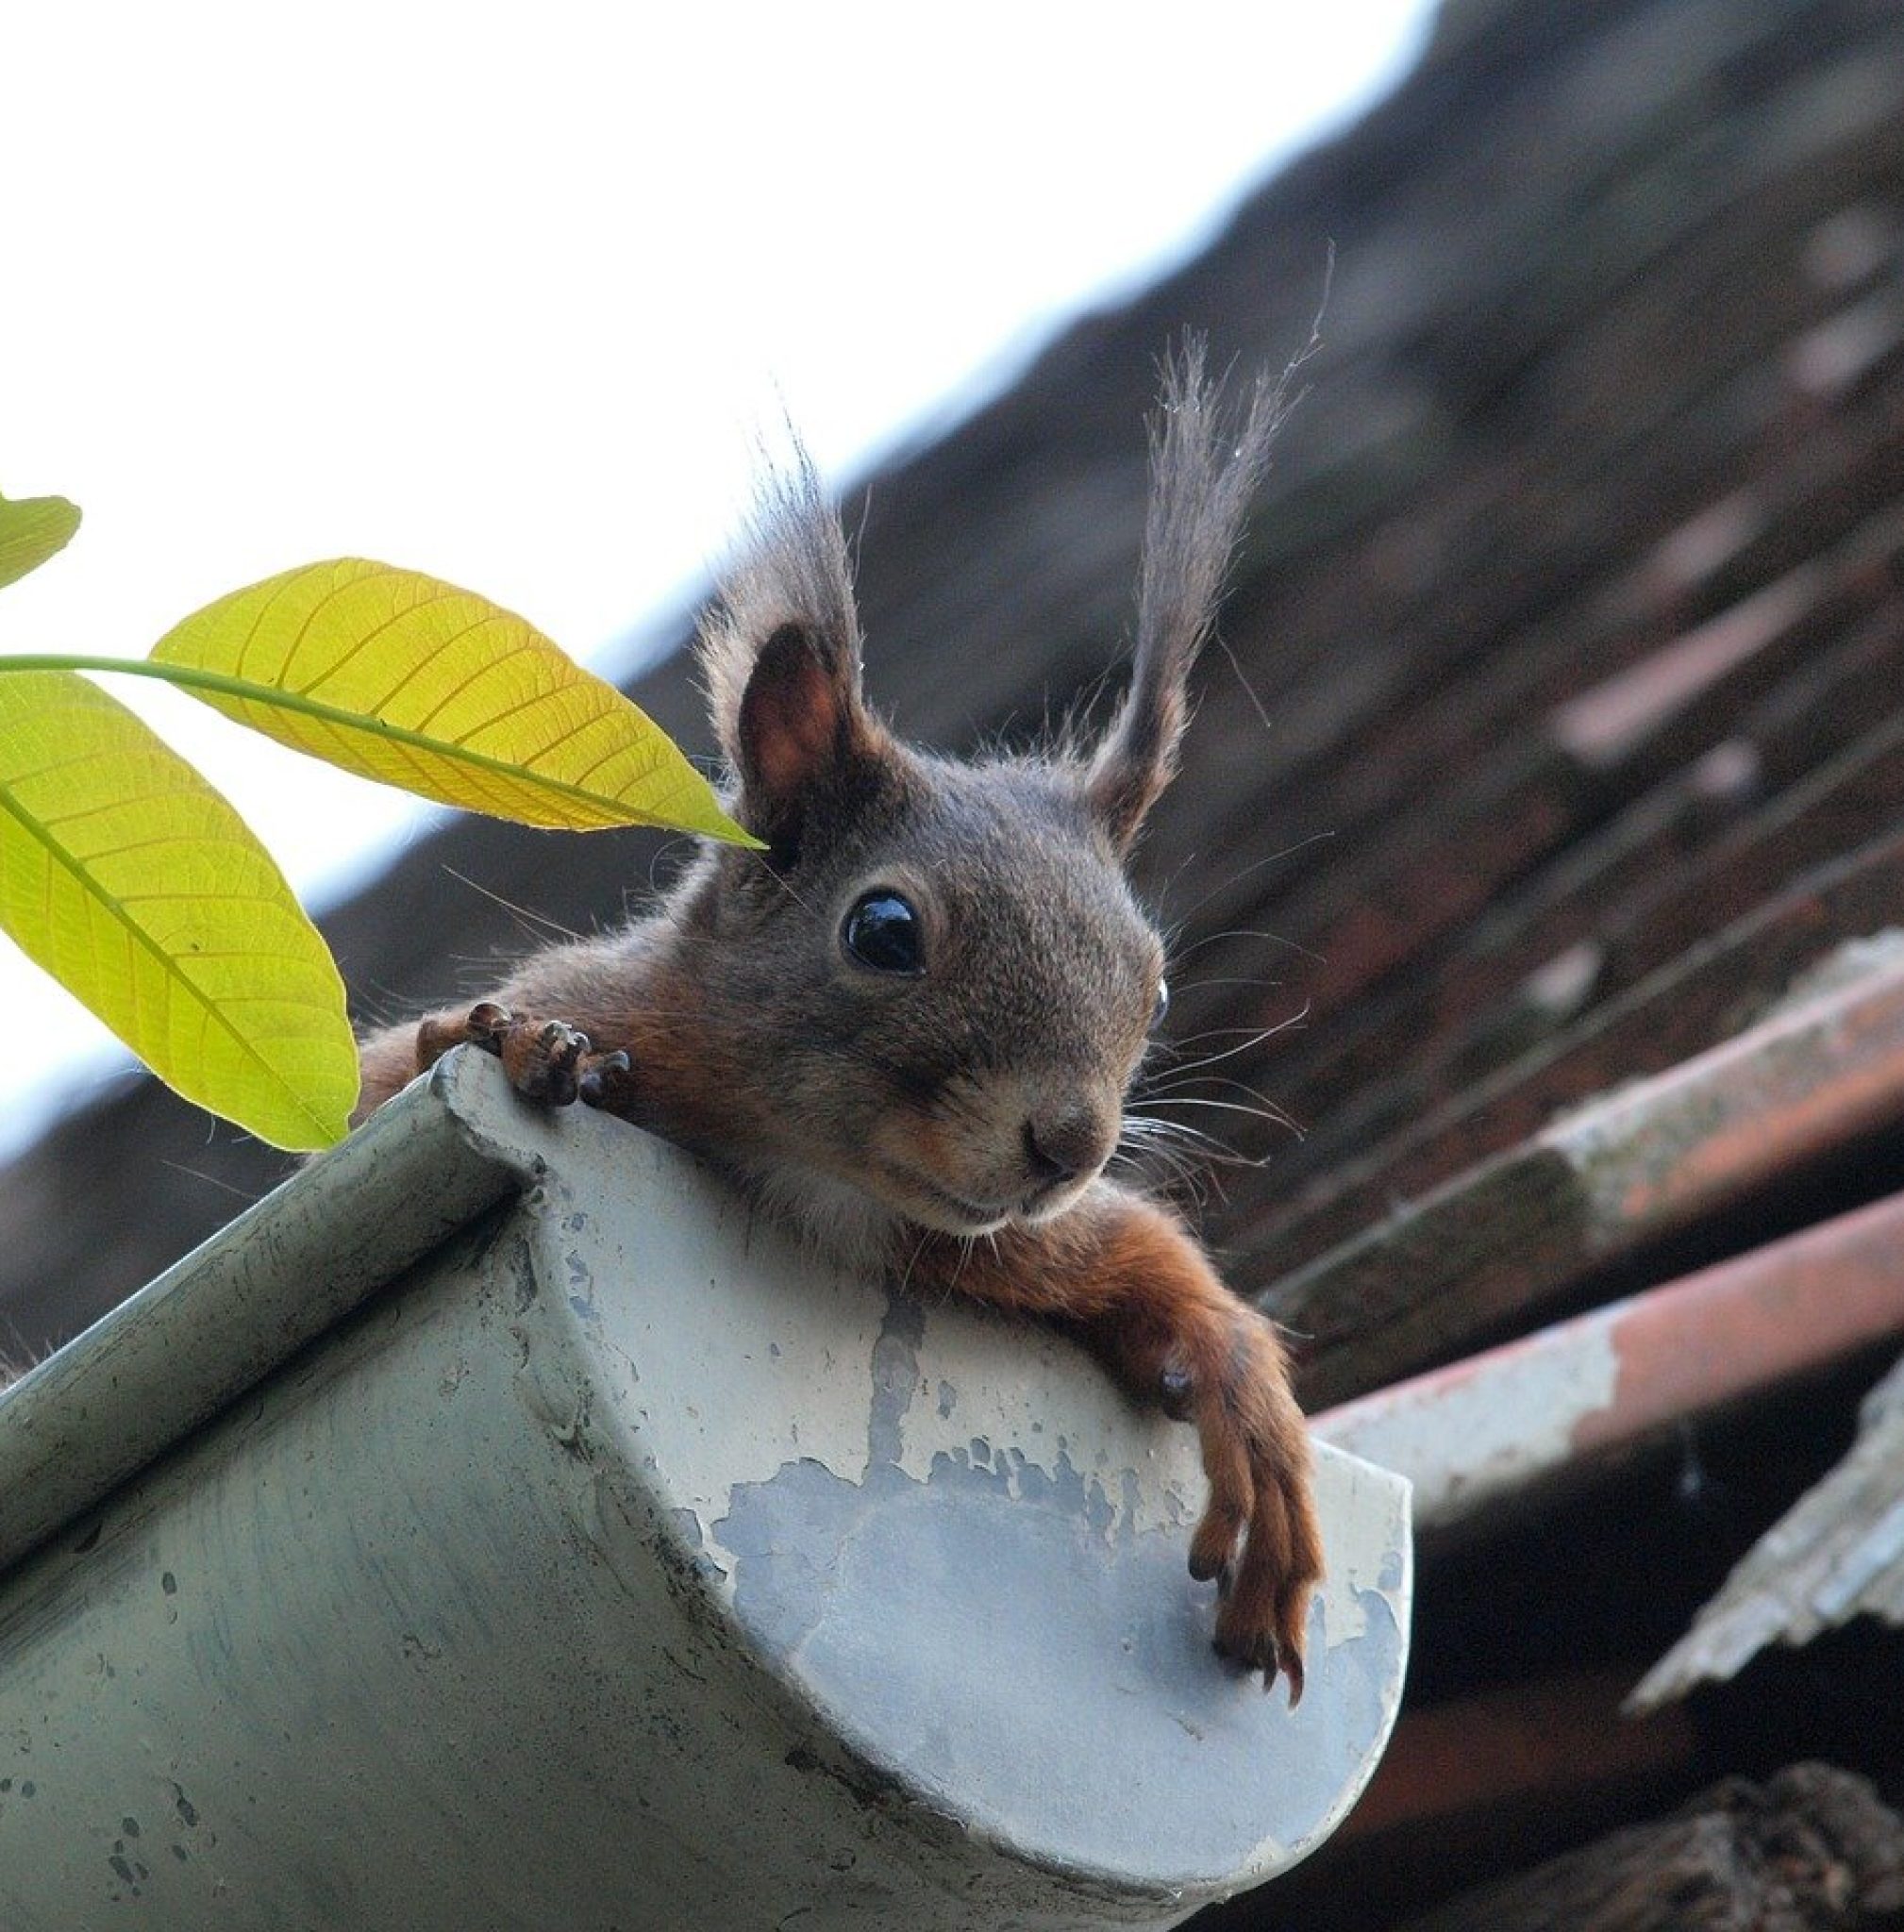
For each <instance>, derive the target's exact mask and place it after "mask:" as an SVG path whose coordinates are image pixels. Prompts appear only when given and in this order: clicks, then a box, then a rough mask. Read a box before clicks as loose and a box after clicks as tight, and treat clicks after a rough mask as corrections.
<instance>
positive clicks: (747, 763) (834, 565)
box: [701, 441, 887, 846]
mask: <svg viewBox="0 0 1904 1932" xmlns="http://www.w3.org/2000/svg"><path fill="white" fill-rule="evenodd" d="M793 455H794V462H793V467H792V469H790V470H774V471H769V472H768V473H767V475H765V476H764V477H763V479H762V481H761V484H760V494H759V497H758V499H757V501H756V504H755V509H754V515H753V519H752V523H751V525H750V527H749V529H748V530H747V532H746V537H745V541H743V545H742V548H741V551H740V554H739V557H738V558H737V560H736V561H735V563H734V564H733V566H732V567H731V568H730V569H729V570H728V571H727V573H726V574H725V575H724V578H723V582H722V586H721V594H720V597H719V599H718V600H717V602H716V603H715V605H714V607H713V608H712V609H710V611H709V613H708V615H707V616H706V617H705V618H704V619H703V621H702V625H701V663H702V668H703V670H704V672H705V674H706V675H707V680H708V691H709V697H710V705H711V708H712V713H713V721H714V729H715V732H716V733H717V734H718V736H719V738H720V741H721V749H722V750H723V751H724V752H725V753H726V754H727V760H728V762H729V763H730V764H731V765H733V767H734V768H735V770H736V771H737V772H738V773H739V774H740V776H741V799H740V806H739V813H740V818H741V821H742V823H743V824H745V825H746V827H747V828H748V830H749V831H752V832H754V833H756V834H758V835H759V836H760V837H761V838H763V839H766V840H767V841H769V842H770V843H772V844H775V845H781V846H786V845H791V844H792V843H793V842H794V841H796V839H797V836H798V828H799V823H800V819H801V817H802V814H803V809H804V805H805V802H806V800H807V797H808V795H809V794H810V791H811V788H812V787H813V786H814V784H815V783H816V782H818V781H820V780H822V779H824V778H826V777H827V776H828V775H829V774H834V773H836V772H838V771H840V770H842V769H843V767H844V766H845V765H846V764H847V763H848V762H850V761H852V760H854V759H856V758H868V757H873V758H877V756H878V754H879V751H880V749H881V747H882V746H883V745H885V744H886V743H887V740H886V737H885V734H884V732H883V730H882V728H881V727H880V726H879V724H877V721H876V720H874V718H873V717H872V716H871V715H870V713H868V711H867V710H866V708H865V705H864V703H863V702H862V700H861V698H860V619H859V614H858V612H857V611H856V610H855V608H854V604H853V581H852V570H851V566H850V564H849V562H848V560H847V556H846V539H845V534H844V532H843V531H842V529H841V528H840V520H839V518H838V517H837V516H835V515H834V513H833V509H832V507H831V505H830V504H828V502H827V498H826V494H825V491H823V489H822V487H821V483H820V477H819V473H818V472H817V471H816V470H815V469H814V467H813V463H812V459H811V458H810V457H809V456H808V455H807V452H806V450H805V449H804V448H803V447H801V445H800V444H799V443H798V441H795V442H794V444H793Z"/></svg>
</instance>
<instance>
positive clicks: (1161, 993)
mask: <svg viewBox="0 0 1904 1932" xmlns="http://www.w3.org/2000/svg"><path fill="white" fill-rule="evenodd" d="M1169 1010H1170V982H1169V980H1167V979H1160V980H1159V981H1158V982H1157V1004H1156V1005H1155V1006H1154V1007H1152V1008H1151V1009H1150V1024H1151V1025H1152V1026H1161V1025H1162V1024H1163V1016H1164V1014H1166V1013H1167V1012H1169Z"/></svg>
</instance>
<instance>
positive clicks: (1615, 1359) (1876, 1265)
mask: <svg viewBox="0 0 1904 1932" xmlns="http://www.w3.org/2000/svg"><path fill="white" fill-rule="evenodd" d="M1896 1334H1904V1194H1894V1195H1892V1196H1890V1197H1889V1198H1888V1199H1886V1200H1883V1201H1879V1202H1878V1203H1876V1204H1875V1205H1873V1206H1871V1207H1868V1208H1860V1209H1858V1210H1856V1211H1855V1212H1853V1213H1850V1214H1846V1215H1842V1216H1840V1217H1839V1218H1838V1219H1836V1220H1833V1221H1829V1222H1825V1223H1822V1224H1819V1225H1817V1226H1815V1227H1810V1228H1807V1229H1805V1230H1804V1231H1803V1232H1801V1233H1799V1234H1796V1235H1793V1236H1790V1237H1788V1238H1787V1239H1785V1240H1783V1241H1774V1242H1771V1243H1769V1244H1767V1245H1766V1246H1765V1247H1762V1248H1757V1249H1754V1250H1752V1251H1751V1252H1750V1253H1748V1254H1745V1255H1742V1256H1739V1257H1735V1258H1734V1259H1731V1260H1729V1261H1722V1262H1719V1263H1717V1264H1716V1265H1714V1266H1713V1267H1711V1268H1705V1269H1701V1270H1700V1271H1699V1272H1698V1273H1697V1274H1690V1275H1687V1276H1686V1277H1684V1279H1682V1280H1679V1281H1675V1282H1672V1283H1669V1284H1668V1285H1667V1286H1665V1287H1663V1288H1657V1289H1651V1290H1648V1291H1646V1292H1645V1293H1644V1294H1639V1295H1634V1296H1631V1297H1629V1298H1628V1299H1627V1300H1624V1301H1619V1302H1614V1303H1612V1304H1610V1305H1609V1306H1608V1307H1603V1308H1596V1309H1595V1310H1594V1311H1593V1313H1591V1314H1588V1315H1581V1316H1578V1317H1576V1318H1575V1319H1574V1320H1572V1321H1568V1322H1562V1323H1558V1324H1555V1325H1554V1326H1553V1327H1550V1328H1545V1329H1543V1330H1542V1331H1540V1332H1539V1333H1538V1334H1535V1335H1530V1336H1527V1337H1525V1338H1523V1339H1522V1340H1519V1341H1512V1342H1508V1343H1506V1344H1505V1345H1504V1346H1502V1347H1499V1348H1495V1349H1490V1350H1488V1351H1487V1352H1486V1353H1484V1354H1482V1355H1478V1356H1474V1357H1470V1358H1469V1359H1468V1360H1465V1361H1461V1362H1455V1363H1452V1364H1451V1365H1449V1366H1448V1367H1446V1368H1443V1369H1435V1370H1431V1371H1429V1372H1428V1374H1423V1375H1417V1376H1415V1377H1414V1378H1413V1379H1411V1380H1410V1381H1406V1382H1400V1383H1396V1384H1395V1385H1394V1386H1392V1387H1390V1388H1387V1389H1382V1390H1378V1391H1376V1392H1375V1393H1374V1394H1371V1395H1364V1396H1362V1397H1361V1398H1360V1399H1359V1400H1357V1401H1354V1402H1349V1403H1344V1405H1342V1406H1341V1407H1337V1408H1333V1409H1329V1410H1328V1411H1326V1412H1325V1413H1324V1414H1322V1415H1320V1416H1318V1417H1317V1418H1316V1419H1315V1429H1316V1433H1317V1434H1318V1435H1319V1436H1320V1437H1321V1438H1322V1439H1323V1440H1324V1441H1330V1442H1334V1443H1335V1444H1337V1446H1338V1447H1341V1448H1344V1449H1347V1450H1349V1451H1350V1452H1351V1453H1352V1454H1354V1455H1357V1456H1363V1457H1368V1458H1369V1459H1371V1460H1372V1461H1376V1462H1379V1463H1381V1464H1382V1465H1383V1466H1384V1467H1386V1468H1390V1469H1394V1470H1395V1471H1397V1472H1398V1473H1399V1474H1403V1475H1406V1476H1408V1477H1409V1478H1410V1480H1411V1482H1412V1483H1413V1484H1414V1509H1415V1524H1416V1527H1417V1528H1418V1529H1419V1530H1423V1531H1433V1530H1437V1529H1447V1528H1451V1527H1453V1526H1454V1525H1456V1524H1464V1523H1471V1522H1474V1521H1476V1520H1478V1519H1485V1518H1487V1517H1488V1516H1489V1515H1491V1514H1498V1513H1500V1512H1502V1511H1503V1510H1505V1509H1507V1508H1510V1507H1514V1506H1517V1505H1524V1504H1526V1503H1527V1502H1528V1501H1530V1500H1531V1499H1532V1498H1533V1497H1534V1496H1535V1495H1537V1494H1542V1493H1545V1491H1547V1490H1548V1489H1550V1488H1552V1487H1554V1486H1556V1485H1558V1484H1561V1483H1563V1482H1565V1481H1568V1480H1577V1479H1578V1478H1579V1477H1581V1476H1583V1475H1585V1474H1587V1473H1588V1472H1590V1471H1591V1470H1592V1469H1593V1468H1594V1467H1595V1465H1596V1464H1597V1463H1600V1462H1602V1461H1604V1460H1606V1459H1607V1458H1608V1457H1611V1456H1613V1455H1615V1454H1617V1453H1619V1452H1622V1451H1625V1450H1628V1449H1630V1448H1633V1447H1635V1446H1637V1445H1639V1444H1642V1443H1644V1442H1645V1441H1648V1440H1650V1439H1652V1438H1655V1437H1658V1436H1661V1435H1663V1434H1665V1433H1667V1432H1669V1431H1671V1430H1672V1429H1674V1428H1676V1427H1677V1426H1679V1424H1682V1423H1684V1422H1686V1421H1688V1420H1691V1419H1695V1418H1698V1417H1703V1416H1707V1415H1710V1414H1712V1413H1713V1412H1714V1411H1715V1410H1718V1409H1720V1408H1723V1407H1726V1406H1728V1405H1729V1404H1732V1403H1735V1402H1738V1401H1740V1400H1741V1399H1743V1398H1745V1397H1748V1396H1751V1395H1754V1394H1757V1393H1759V1392H1760V1391H1764V1390H1768V1389H1771V1388H1774V1387H1776V1386H1777V1385H1779V1383H1781V1382H1785V1381H1789V1380H1791V1379H1792V1378H1794V1377H1795V1376H1797V1375H1800V1374H1806V1373H1808V1372H1810V1371H1812V1370H1816V1369H1820V1368H1824V1367H1826V1366H1828V1365H1829V1364H1831V1363H1833V1362H1836V1361H1840V1360H1843V1359H1844V1358H1845V1357H1848V1356H1850V1355H1853V1354H1855V1353H1856V1352H1857V1351H1859V1350H1860V1349H1864V1348H1868V1347H1870V1346H1871V1345H1872V1344H1873V1343H1874V1342H1877V1341H1881V1340H1883V1339H1884V1338H1885V1337H1887V1336H1890V1335H1896ZM1898 1438H1899V1450H1900V1455H1904V1427H1900V1429H1899V1431H1898ZM1896 1491H1904V1463H1900V1467H1899V1468H1898V1470H1897V1471H1896V1480H1895V1482H1894V1485H1893V1493H1896ZM1899 1521H1900V1524H1904V1516H1900V1518H1899ZM1899 1574H1900V1581H1904V1571H1900V1573H1899ZM1900 1610H1904V1604H1900Z"/></svg>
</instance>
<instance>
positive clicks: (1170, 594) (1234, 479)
mask: <svg viewBox="0 0 1904 1932" xmlns="http://www.w3.org/2000/svg"><path fill="white" fill-rule="evenodd" d="M1313 346H1314V339H1313V338H1311V345H1310V347H1311V348H1312V347H1313ZM1309 353H1310V349H1309V348H1306V349H1305V350H1304V351H1303V353H1302V355H1300V356H1298V357H1296V358H1295V359H1294V361H1293V362H1291V363H1290V364H1289V366H1288V367H1287V368H1286V369H1284V371H1283V372H1282V374H1281V375H1278V376H1276V377H1274V378H1272V377H1271V376H1270V375H1268V374H1267V373H1266V372H1265V373H1263V374H1262V375H1259V376H1258V377H1257V379H1256V382H1255V385H1254V386H1253V388H1252V389H1251V391H1250V397H1249V405H1248V408H1246V409H1245V410H1244V412H1243V414H1242V417H1241V420H1240V421H1239V420H1238V419H1237V416H1236V412H1235V411H1233V410H1232V409H1230V408H1227V407H1226V406H1225V404H1224V400H1223V394H1222V390H1223V385H1222V383H1221V382H1220V381H1211V380H1210V379H1209V378H1208V377H1207V376H1206V375H1205V373H1204V357H1205V349H1204V343H1203V340H1202V338H1201V337H1200V336H1188V337H1186V338H1185V340H1184V343H1183V347H1182V349H1181V351H1180V352H1179V353H1178V354H1177V355H1176V356H1174V357H1172V358H1169V360H1168V361H1166V363H1165V365H1164V371H1163V397H1162V403H1161V408H1160V410H1159V413H1158V415H1157V416H1156V417H1155V418H1153V419H1152V422H1151V428H1150V505H1149V510H1148V513H1147V515H1146V517H1145V519H1144V562H1143V566H1142V570H1141V572H1140V575H1139V577H1138V592H1137V658H1136V664H1135V667H1134V669H1133V671H1132V674H1131V684H1130V691H1129V693H1128V695H1127V697H1126V699H1125V701H1124V704H1123V706H1122V707H1121V708H1120V709H1119V711H1118V713H1117V716H1116V718H1115V719H1114V720H1113V721H1112V724H1111V729H1110V731H1109V733H1107V735H1106V737H1105V740H1104V743H1103V745H1102V746H1101V747H1100V748H1099V750H1098V753H1097V755H1096V757H1095V758H1094V759H1093V760H1092V764H1091V769H1090V772H1089V774H1088V775H1087V777H1086V780H1085V784H1086V791H1087V793H1088V795H1089V797H1090V799H1091V802H1092V804H1093V806H1094V808H1096V810H1097V813H1098V815H1099V817H1100V818H1102V819H1103V821H1104V822H1105V824H1107V826H1108V827H1109V828H1110V830H1111V837H1112V838H1113V840H1114V841H1116V842H1117V843H1118V844H1119V845H1120V846H1124V845H1127V844H1128V843H1129V842H1130V841H1131V840H1132V839H1133V838H1135V836H1136V834H1137V830H1138V827H1139V826H1140V825H1141V824H1143V822H1144V814H1145V813H1146V812H1147V811H1148V810H1149V809H1150V808H1151V806H1152V805H1153V804H1154V803H1155V802H1156V799H1157V795H1158V793H1159V792H1161V791H1162V790H1163V788H1164V787H1165V786H1166V785H1167V784H1168V783H1169V782H1170V779H1171V777H1172V775H1173V774H1174V773H1175V772H1176V769H1177V744H1178V741H1180V740H1181V738H1182V736H1183V727H1184V725H1185V724H1186V723H1187V722H1188V718H1189V704H1188V700H1187V698H1186V696H1185V681H1186V679H1187V678H1188V676H1189V675H1190V667H1191V665H1192V664H1193V663H1194V661H1195V658H1196V654H1197V652H1198V651H1199V650H1201V649H1202V647H1203V644H1204V641H1205V640H1206V639H1207V638H1208V637H1209V635H1210V632H1211V626H1212V624H1213V621H1214V618H1215V614H1216V606H1217V601H1218V599H1219V598H1220V597H1221V596H1222V594H1223V590H1224V580H1225V578H1226V577H1227V576H1228V572H1229V565H1230V560H1231V558H1232V557H1233V556H1234V555H1235V551H1236V544H1237V539H1238V537H1239V536H1240V535H1241V533H1242V529H1243V520H1244V515H1245V514H1246V513H1247V511H1248V508H1249V506H1250V503H1251V501H1252V500H1253V498H1254V497H1255V495H1256V492H1257V491H1258V490H1259V489H1260V488H1261V483H1262V477H1263V473H1264V471H1265V470H1267V468H1268V467H1269V450H1270V444H1271V442H1272V441H1274V440H1275V436H1276V432H1277V430H1278V428H1280V427H1281V425H1282V422H1283V419H1284V418H1285V417H1286V416H1287V415H1288V414H1289V410H1290V406H1291V398H1290V393H1289V384H1290V378H1291V376H1293V375H1294V373H1295V371H1296V370H1297V369H1298V368H1300V367H1301V365H1302V363H1303V361H1304V360H1305V359H1306V358H1307V356H1308V355H1309Z"/></svg>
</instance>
